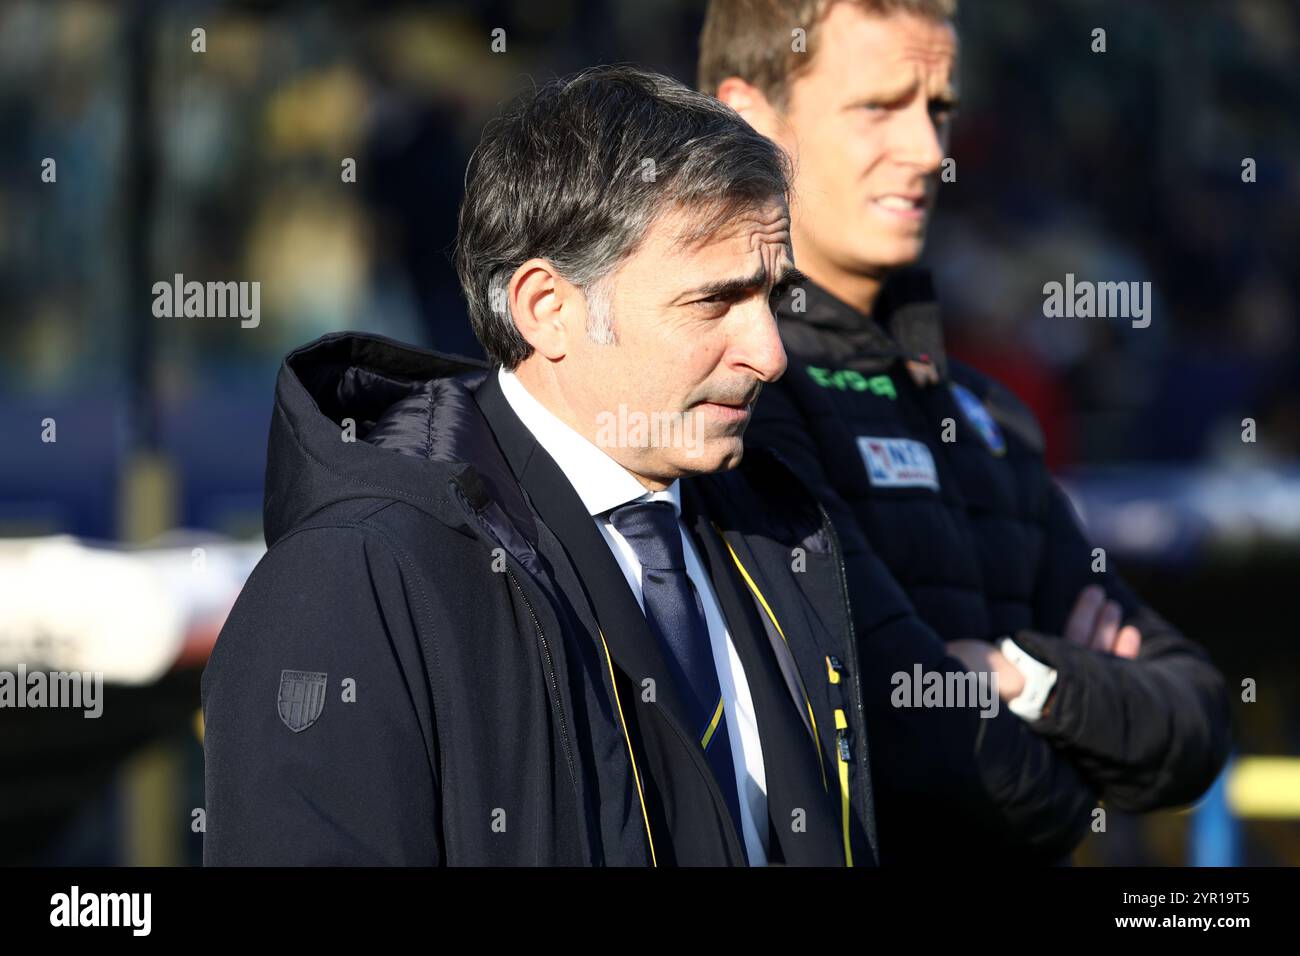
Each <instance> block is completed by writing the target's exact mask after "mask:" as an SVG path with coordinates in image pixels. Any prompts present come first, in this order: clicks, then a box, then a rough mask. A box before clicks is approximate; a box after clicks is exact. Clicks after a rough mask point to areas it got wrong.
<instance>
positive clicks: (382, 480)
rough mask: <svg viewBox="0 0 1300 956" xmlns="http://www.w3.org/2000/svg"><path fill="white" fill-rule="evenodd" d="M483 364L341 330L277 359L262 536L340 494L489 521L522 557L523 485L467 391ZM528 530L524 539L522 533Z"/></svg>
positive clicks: (471, 526)
mask: <svg viewBox="0 0 1300 956" xmlns="http://www.w3.org/2000/svg"><path fill="white" fill-rule="evenodd" d="M487 373H488V366H487V365H485V364H484V363H483V362H480V361H476V360H474V359H468V358H463V357H461V356H457V355H448V354H444V353H440V352H434V351H430V350H427V349H420V348H415V347H412V346H409V345H403V344H401V343H400V342H395V341H393V340H391V339H387V338H384V337H383V336H378V335H366V334H361V333H352V332H343V333H334V334H331V335H326V336H323V337H321V338H319V339H317V340H316V341H314V342H311V343H309V344H307V345H305V346H303V347H302V348H299V349H297V350H295V351H293V352H291V353H290V354H289V355H288V356H287V357H286V358H285V360H284V363H283V364H282V365H281V367H280V372H279V376H278V379H277V381H276V389H275V409H274V412H273V415H272V420H271V432H270V438H269V443H268V449H267V474H266V497H265V500H264V502H263V508H262V518H263V528H264V533H265V535H266V543H267V546H268V547H270V546H272V545H274V544H275V542H276V541H278V540H279V539H280V538H282V537H284V536H285V535H286V534H287V533H289V532H290V531H291V530H293V529H294V528H295V527H297V526H298V525H300V524H302V523H303V522H304V521H306V520H307V519H309V518H310V517H311V516H312V515H314V514H316V513H317V512H319V511H320V510H322V509H323V508H325V507H327V506H329V505H332V504H335V503H337V502H341V501H346V500H349V499H363V498H369V499H390V500H398V501H404V502H406V503H408V504H410V505H411V506H413V507H416V508H419V509H420V510H421V511H424V512H426V513H428V514H430V515H432V516H433V517H435V518H437V519H438V520H439V521H441V522H443V523H444V524H447V525H449V526H452V527H455V528H460V529H462V530H464V531H467V532H477V531H480V530H482V529H483V528H484V527H485V526H488V530H489V531H490V532H491V533H492V534H493V535H494V536H495V537H497V538H498V539H503V538H504V539H506V541H505V542H504V543H506V544H507V547H509V548H510V550H511V551H512V552H514V553H516V554H521V556H523V557H524V559H525V560H526V558H527V556H528V555H529V554H531V552H532V548H531V547H530V546H529V545H528V544H525V543H523V542H520V541H518V540H517V536H518V535H519V534H521V533H523V534H525V535H526V534H527V532H528V531H529V530H530V529H531V528H532V519H531V518H530V517H529V512H528V510H527V508H526V506H525V505H524V502H523V498H522V493H521V492H520V490H519V487H518V485H517V483H515V482H514V481H513V477H512V476H511V475H510V472H509V470H508V466H507V465H506V462H505V459H504V457H503V456H502V455H501V452H500V450H499V448H498V447H497V445H496V440H495V438H494V437H493V435H492V431H491V429H490V428H489V427H488V424H487V421H486V420H485V419H484V417H483V414H482V412H481V411H480V410H479V407H478V403H477V402H476V401H475V399H474V389H476V388H477V386H478V385H479V384H480V383H481V382H482V381H483V379H484V378H485V377H486V375H487ZM528 537H532V536H531V535H528Z"/></svg>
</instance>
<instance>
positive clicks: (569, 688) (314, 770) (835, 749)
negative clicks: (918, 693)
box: [202, 334, 920, 865]
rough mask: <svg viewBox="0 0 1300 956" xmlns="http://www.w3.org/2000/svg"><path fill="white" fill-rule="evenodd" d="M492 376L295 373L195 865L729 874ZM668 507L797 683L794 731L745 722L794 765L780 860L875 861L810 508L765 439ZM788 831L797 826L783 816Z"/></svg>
mask: <svg viewBox="0 0 1300 956" xmlns="http://www.w3.org/2000/svg"><path fill="white" fill-rule="evenodd" d="M494 386H495V376H491V375H488V376H485V374H484V370H483V369H482V367H481V366H478V365H476V364H474V363H469V362H466V361H463V360H459V359H456V358H452V357H448V356H443V355H439V354H437V353H433V352H428V351H424V350H421V349H416V348H411V347H407V346H403V345H399V344H397V343H394V342H390V341H388V340H385V339H382V338H379V337H375V336H365V335H354V334H339V335H331V336H326V337H325V338H323V339H320V340H318V341H317V342H315V343H312V344H311V345H309V346H306V347H304V348H302V349H299V350H298V351H296V352H294V353H292V354H291V355H290V356H288V358H287V359H286V360H285V363H284V365H283V367H282V369H281V372H280V377H279V381H278V383H277V388H276V398H275V407H274V413H273V421H272V425H271V434H270V443H269V459H268V466H267V483H266V501H265V514H264V524H265V534H266V539H267V544H268V549H269V550H268V552H267V554H266V555H265V557H264V558H263V560H262V561H261V563H260V564H259V565H258V567H257V568H256V569H255V571H254V572H253V574H252V576H251V578H250V579H249V581H248V582H247V584H246V586H245V587H244V589H243V592H242V593H241V594H240V596H239V599H238V601H237V603H236V605H235V607H234V609H233V611H232V613H231V615H230V617H229V619H228V621H227V623H226V625H225V627H224V629H223V630H222V633H221V635H220V637H219V639H218V641H217V644H216V647H215V649H214V652H213V655H212V657H211V659H210V661H209V664H208V666H207V669H206V670H205V672H204V675H203V687H202V694H203V710H204V719H205V738H204V749H205V760H206V791H207V792H206V809H207V828H206V836H205V841H204V861H205V863H207V864H419V865H434V864H453V865H454V864H472V865H482V864H489V865H491V864H543V865H545V864H561V865H566V864H573V865H602V864H609V865H647V864H651V863H660V864H662V863H679V864H715V863H716V864H736V863H743V862H744V858H743V849H742V846H741V843H740V840H739V836H738V834H737V833H736V832H735V828H734V827H733V826H732V825H731V823H730V818H729V817H728V816H727V814H726V809H725V805H724V804H723V802H722V800H721V797H720V791H719V790H718V788H717V786H716V783H714V782H712V777H711V775H709V773H708V771H707V764H706V763H705V762H704V760H703V758H702V756H701V755H699V754H698V753H696V752H695V751H698V747H696V748H690V749H689V750H688V748H687V747H685V746H684V741H685V738H683V743H682V744H679V743H678V741H676V740H675V739H674V736H673V734H672V733H671V732H670V730H666V729H665V728H667V727H671V721H670V720H669V719H668V718H667V717H664V716H662V715H664V714H667V713H669V712H670V711H669V706H668V705H669V703H670V702H671V701H670V700H669V698H667V697H665V694H666V693H667V692H666V691H663V690H661V693H660V698H659V703H658V704H656V703H654V702H650V703H647V702H646V701H645V700H644V699H643V695H641V694H640V693H638V691H639V690H640V687H639V686H638V682H637V680H636V678H638V677H639V676H640V675H641V674H642V673H645V672H646V669H645V668H643V667H642V666H641V664H642V663H644V661H642V662H641V663H636V660H637V655H638V654H641V653H643V652H644V651H645V647H646V646H647V645H649V643H650V642H648V641H639V640H636V639H634V638H633V637H630V636H629V635H630V633H631V631H632V630H634V629H635V626H636V624H637V623H638V622H639V625H640V626H641V627H644V626H645V622H644V617H643V615H640V613H639V612H636V613H635V614H634V615H632V617H635V618H636V620H635V621H633V620H632V617H630V616H629V615H628V612H627V608H629V607H630V608H632V609H636V607H637V605H636V603H635V599H634V596H633V595H632V594H631V591H630V589H629V588H627V586H626V582H625V581H624V580H623V579H622V577H621V575H620V574H619V572H618V571H617V568H616V566H615V565H614V564H613V562H612V561H610V560H607V564H608V567H609V568H611V569H612V572H610V573H609V574H607V575H605V577H603V578H602V577H601V576H600V575H595V576H592V575H587V574H586V572H582V573H580V571H581V568H582V567H583V566H582V565H581V564H580V563H579V562H578V561H577V559H576V557H575V556H574V555H575V552H574V551H573V549H572V548H571V547H570V542H569V541H568V540H567V539H563V540H565V543H564V544H561V540H562V537H557V533H556V532H557V530H559V526H560V525H561V524H562V523H563V522H564V521H566V520H567V518H566V517H565V512H564V511H563V505H564V501H565V496H566V494H567V495H568V496H569V497H572V498H573V499H574V501H575V502H576V495H575V494H574V493H573V492H572V488H571V486H568V485H567V483H565V482H564V481H563V479H562V474H561V473H560V472H559V471H558V466H555V465H554V463H553V461H551V460H550V459H549V456H546V455H545V453H544V452H540V451H539V450H538V449H536V448H530V447H529V446H528V436H526V435H521V434H520V433H519V429H522V425H521V424H520V423H519V422H518V420H517V418H515V419H513V426H512V425H511V422H510V419H511V413H508V412H505V411H502V408H503V406H502V404H501V395H500V389H499V386H495V392H494ZM512 428H513V429H514V430H513V432H512V431H511V429H512ZM543 459H544V460H543ZM539 476H540V477H539ZM539 482H541V483H540V484H539ZM545 482H550V484H546V483H545ZM526 489H531V490H532V491H531V493H530V492H529V491H527V490H526ZM566 489H567V491H566ZM688 502H689V503H690V507H691V509H692V511H691V514H692V515H693V518H692V520H693V521H695V522H696V524H695V525H693V526H692V530H693V533H696V534H697V540H699V541H702V542H703V543H704V548H703V553H702V556H703V558H704V560H705V561H706V563H708V564H709V566H710V568H711V570H710V571H709V573H710V574H711V576H712V577H713V580H714V582H715V585H716V586H718V587H720V589H721V590H720V592H719V598H720V600H721V601H722V602H723V605H724V613H726V614H727V616H728V620H729V622H735V621H737V620H740V619H742V618H743V619H744V620H746V621H748V622H749V623H750V624H751V625H752V626H751V627H748V628H741V630H742V631H744V632H746V633H751V634H755V635H758V636H757V637H755V638H753V640H754V642H755V643H754V648H753V649H752V650H753V652H754V653H758V652H759V649H758V644H759V643H760V642H762V643H764V645H765V646H766V645H767V644H769V643H770V646H771V647H772V648H776V649H778V650H779V651H780V653H781V654H784V655H785V656H784V657H782V658H781V659H782V660H783V661H787V662H788V664H789V666H788V667H787V666H786V665H785V664H783V665H782V668H783V669H782V670H781V671H780V672H779V673H778V670H777V668H776V666H775V665H771V666H770V667H769V671H770V672H769V671H765V672H764V673H765V675H766V676H767V677H768V678H770V680H769V681H768V683H767V684H763V685H761V686H766V687H777V688H778V691H777V692H776V695H775V696H777V697H780V696H783V695H785V694H786V693H787V691H788V692H789V694H790V695H791V699H788V700H786V702H785V703H786V704H791V706H789V707H787V708H784V709H783V708H780V707H777V708H775V709H774V710H770V711H768V712H770V713H776V714H779V715H780V716H781V719H782V720H784V721H785V723H784V724H781V725H780V726H777V725H776V724H770V725H768V726H766V727H765V726H764V720H765V718H764V716H763V715H764V713H765V711H764V710H762V709H761V708H762V707H763V706H764V705H763V703H762V701H760V700H757V699H756V706H758V707H760V710H759V722H760V730H761V731H762V733H763V746H764V753H765V758H766V757H767V756H768V755H769V747H771V748H772V753H771V756H772V757H773V764H772V765H773V766H774V767H779V766H784V767H787V768H790V772H788V773H769V777H768V786H769V790H768V800H769V808H770V815H771V817H772V822H773V839H774V841H775V843H776V847H775V852H776V856H777V858H778V859H780V860H781V861H783V862H786V863H789V864H804V863H806V864H831V865H843V864H844V863H846V862H852V863H854V864H855V865H870V864H872V863H874V861H875V858H876V850H875V843H876V834H875V832H874V823H873V819H874V810H873V803H872V799H873V798H872V792H871V780H870V775H869V771H868V766H869V751H868V738H867V728H866V725H865V721H864V708H863V705H862V701H861V688H860V684H859V675H858V666H857V656H856V647H855V641H854V639H853V634H852V621H851V616H850V610H849V604H848V595H847V591H846V589H845V582H844V578H843V569H842V564H841V562H840V559H839V552H838V544H837V542H836V540H835V535H834V530H833V528H832V527H831V525H830V522H829V519H828V518H827V517H826V515H825V512H824V511H823V510H822V509H820V507H819V506H818V505H817V503H816V502H815V501H813V500H812V499H811V498H810V497H809V496H808V495H807V493H806V492H804V491H803V490H802V489H801V488H800V486H799V485H798V483H797V482H796V481H795V480H794V479H793V477H792V476H791V475H790V473H789V472H788V471H787V470H786V469H785V468H784V466H782V465H781V464H780V462H779V461H777V460H776V459H773V458H770V457H767V456H764V455H762V454H760V453H753V454H750V453H747V454H746V456H745V460H744V462H743V463H742V465H741V466H740V468H738V469H736V470H733V471H730V472H726V473H722V474H718V475H710V476H702V477H698V478H693V479H688V480H683V509H684V510H683V515H684V516H685V515H686V513H687V512H686V508H687V505H688ZM557 509H559V510H557ZM574 513H576V514H578V515H579V516H580V517H581V519H582V520H580V521H575V523H574V524H573V528H574V529H579V530H580V529H581V528H583V527H585V528H586V533H595V528H594V525H593V524H592V522H591V521H590V518H589V516H587V515H586V514H585V513H584V512H581V511H576V512H574ZM705 516H707V520H706V518H705ZM575 534H577V532H575ZM597 537H598V533H597ZM792 555H798V556H799V560H800V561H801V562H802V563H801V564H800V566H799V573H795V572H794V571H793V570H792V564H793V562H792V559H791V556H792ZM605 558H606V559H608V558H609V555H608V553H607V552H606V554H605ZM619 602H621V605H620V603H619ZM612 621H622V622H623V623H624V624H627V625H628V626H627V628H625V629H624V630H626V631H627V632H628V633H615V632H613V631H612V630H611V622H612ZM888 626H889V627H894V628H907V627H911V626H920V625H919V622H917V621H916V620H915V619H914V618H912V619H910V620H899V621H895V622H893V623H892V624H890V625H888ZM647 633H648V632H647ZM773 653H774V654H775V653H776V652H773ZM778 656H779V655H778ZM764 659H765V660H766V658H764ZM751 660H758V658H751ZM629 661H632V662H634V663H629ZM651 666H652V665H650V664H647V665H646V668H649V667H651ZM749 668H750V665H749V664H746V670H747V674H749V673H750V669H749ZM751 683H753V678H752V676H751ZM756 693H757V692H756ZM798 699H801V700H802V703H803V704H804V707H797V706H794V705H792V701H793V700H798ZM665 701H668V703H665ZM657 706H660V707H662V709H661V710H655V709H654V708H656V707H657ZM805 717H806V719H805ZM805 726H806V727H807V733H806V734H805ZM774 727H775V729H773V728H774ZM783 734H784V736H783ZM792 818H795V819H797V820H798V821H799V824H800V826H801V827H802V829H800V827H799V826H784V827H782V826H779V825H778V823H781V824H784V823H786V822H788V821H790V820H791V819H792ZM778 830H780V831H781V833H780V834H779V835H778V834H777V833H776V831H778ZM791 833H797V838H796V837H794V836H791Z"/></svg>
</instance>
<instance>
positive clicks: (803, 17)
mask: <svg viewBox="0 0 1300 956" xmlns="http://www.w3.org/2000/svg"><path fill="white" fill-rule="evenodd" d="M835 3H856V4H857V5H858V6H859V7H861V8H862V9H863V10H864V11H866V12H867V13H872V14H877V15H879V16H888V15H890V14H893V13H911V14H915V15H917V16H921V17H925V18H927V19H930V20H936V21H939V22H944V21H950V20H953V19H955V18H956V16H957V0H709V6H708V10H707V11H706V12H705V14H704V28H703V29H702V30H701V31H700V59H699V64H698V68H697V79H698V85H699V88H700V89H701V90H702V91H703V92H705V93H708V94H709V95H710V96H716V95H717V93H718V87H719V86H720V85H721V84H722V81H723V80H725V79H726V78H727V77H729V76H738V77H740V78H741V79H742V80H744V81H745V82H746V83H749V84H750V85H751V86H754V87H756V88H757V89H759V90H761V91H762V92H763V95H764V96H766V97H767V99H768V101H769V102H770V103H771V104H772V105H773V106H776V107H777V108H778V109H780V108H784V107H785V105H786V103H787V98H788V96H789V95H790V82H791V81H792V80H793V79H794V78H795V77H796V76H798V74H799V73H800V71H802V70H805V69H807V68H808V65H809V64H810V63H811V62H812V58H813V56H814V55H815V53H816V44H817V33H818V29H817V28H818V25H819V24H820V23H821V21H822V18H823V17H825V15H826V11H827V10H829V9H830V7H831V6H832V5H833V4H835ZM796 28H802V29H803V30H804V31H805V41H806V43H805V49H804V51H803V52H801V53H796V52H795V51H794V49H793V46H794V44H793V43H792V42H791V39H792V31H793V30H795V29H796Z"/></svg>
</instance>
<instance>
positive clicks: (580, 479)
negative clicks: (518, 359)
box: [497, 366, 682, 517]
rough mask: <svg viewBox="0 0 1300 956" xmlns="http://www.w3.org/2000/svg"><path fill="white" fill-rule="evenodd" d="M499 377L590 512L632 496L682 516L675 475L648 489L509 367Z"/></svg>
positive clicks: (508, 398) (602, 510) (515, 406)
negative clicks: (664, 505) (668, 481)
mask: <svg viewBox="0 0 1300 956" xmlns="http://www.w3.org/2000/svg"><path fill="white" fill-rule="evenodd" d="M497 379H498V381H499V382H500V383H501V392H502V394H503V395H505V397H506V401H507V402H509V403H510V407H511V408H512V409H513V410H514V413H515V414H516V415H518V416H519V420H520V421H522V422H523V423H524V427H525V428H527V429H528V430H529V431H530V432H532V433H533V437H534V438H536V439H537V441H538V443H539V444H540V445H541V446H542V447H543V448H544V449H546V452H547V454H549V455H550V456H551V457H552V458H554V459H555V463H556V464H557V465H559V466H560V470H561V471H562V472H564V476H565V477H566V478H568V479H569V484H571V485H573V490H574V491H576V492H577V493H578V497H579V498H581V499H582V503H583V505H584V506H585V507H586V509H587V513H588V514H590V515H591V516H592V517H595V516H597V515H601V514H604V513H605V512H606V511H609V510H610V509H611V508H617V507H618V506H619V505H625V504H627V503H628V502H629V501H636V500H642V501H667V502H669V503H670V504H671V505H672V506H673V510H674V511H675V512H676V513H677V515H678V516H679V517H680V516H681V513H682V494H681V487H680V482H677V481H674V482H673V483H672V484H671V485H669V486H668V487H667V488H666V489H664V490H663V491H654V492H652V491H648V490H647V489H646V487H645V485H643V484H641V482H639V481H637V480H636V478H634V477H633V476H632V473H631V472H629V471H628V470H627V469H626V468H624V467H623V466H622V465H620V464H619V463H618V462H617V461H615V460H614V459H613V458H611V457H610V456H609V455H607V454H606V453H605V452H603V451H601V450H600V449H599V448H598V447H596V445H594V444H593V443H592V442H591V441H589V440H588V439H586V438H584V437H583V436H582V435H580V434H578V432H576V431H575V430H574V429H573V428H571V427H570V426H569V425H568V424H566V423H565V422H564V421H562V420H561V419H560V418H559V416H557V415H556V414H555V413H554V412H552V411H551V410H550V409H549V408H547V407H546V406H545V405H543V404H542V403H541V402H539V401H538V400H537V399H536V398H534V397H533V395H532V393H531V392H529V391H528V389H526V388H524V385H523V383H522V382H520V381H519V379H518V378H517V377H516V376H515V374H514V373H513V372H510V371H508V370H507V369H506V368H505V367H504V366H501V367H500V368H499V369H498V370H497Z"/></svg>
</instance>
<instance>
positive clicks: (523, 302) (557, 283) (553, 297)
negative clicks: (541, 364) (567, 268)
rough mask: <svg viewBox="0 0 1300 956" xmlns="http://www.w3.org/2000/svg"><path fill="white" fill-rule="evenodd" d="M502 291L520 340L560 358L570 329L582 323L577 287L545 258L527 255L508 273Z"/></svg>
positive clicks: (566, 346)
mask: <svg viewBox="0 0 1300 956" xmlns="http://www.w3.org/2000/svg"><path fill="white" fill-rule="evenodd" d="M506 295H507V300H508V301H509V303H510V314H511V316H512V317H513V318H514V322H515V328H517V329H518V330H519V334H520V335H522V336H523V337H524V341H525V342H527V343H528V344H529V345H531V346H532V347H533V348H534V349H536V350H537V352H538V354H540V355H542V356H544V357H546V358H548V359H551V360H558V359H562V358H564V356H565V355H566V354H567V352H568V350H569V344H570V339H569V335H570V333H571V331H572V330H573V329H575V328H577V329H581V328H582V327H583V325H582V324H583V317H582V316H581V315H579V314H578V313H580V312H582V311H583V309H582V296H581V294H580V293H579V292H578V289H577V287H576V286H574V285H573V284H572V283H571V282H569V281H568V280H567V279H565V278H564V276H562V275H560V273H559V272H557V271H556V269H555V266H553V265H551V263H549V262H547V261H546V260H545V259H529V260H528V261H527V262H525V263H524V264H523V265H521V266H520V267H519V268H518V269H516V270H515V272H514V275H512V276H511V277H510V283H509V285H508V286H507V287H506Z"/></svg>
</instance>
